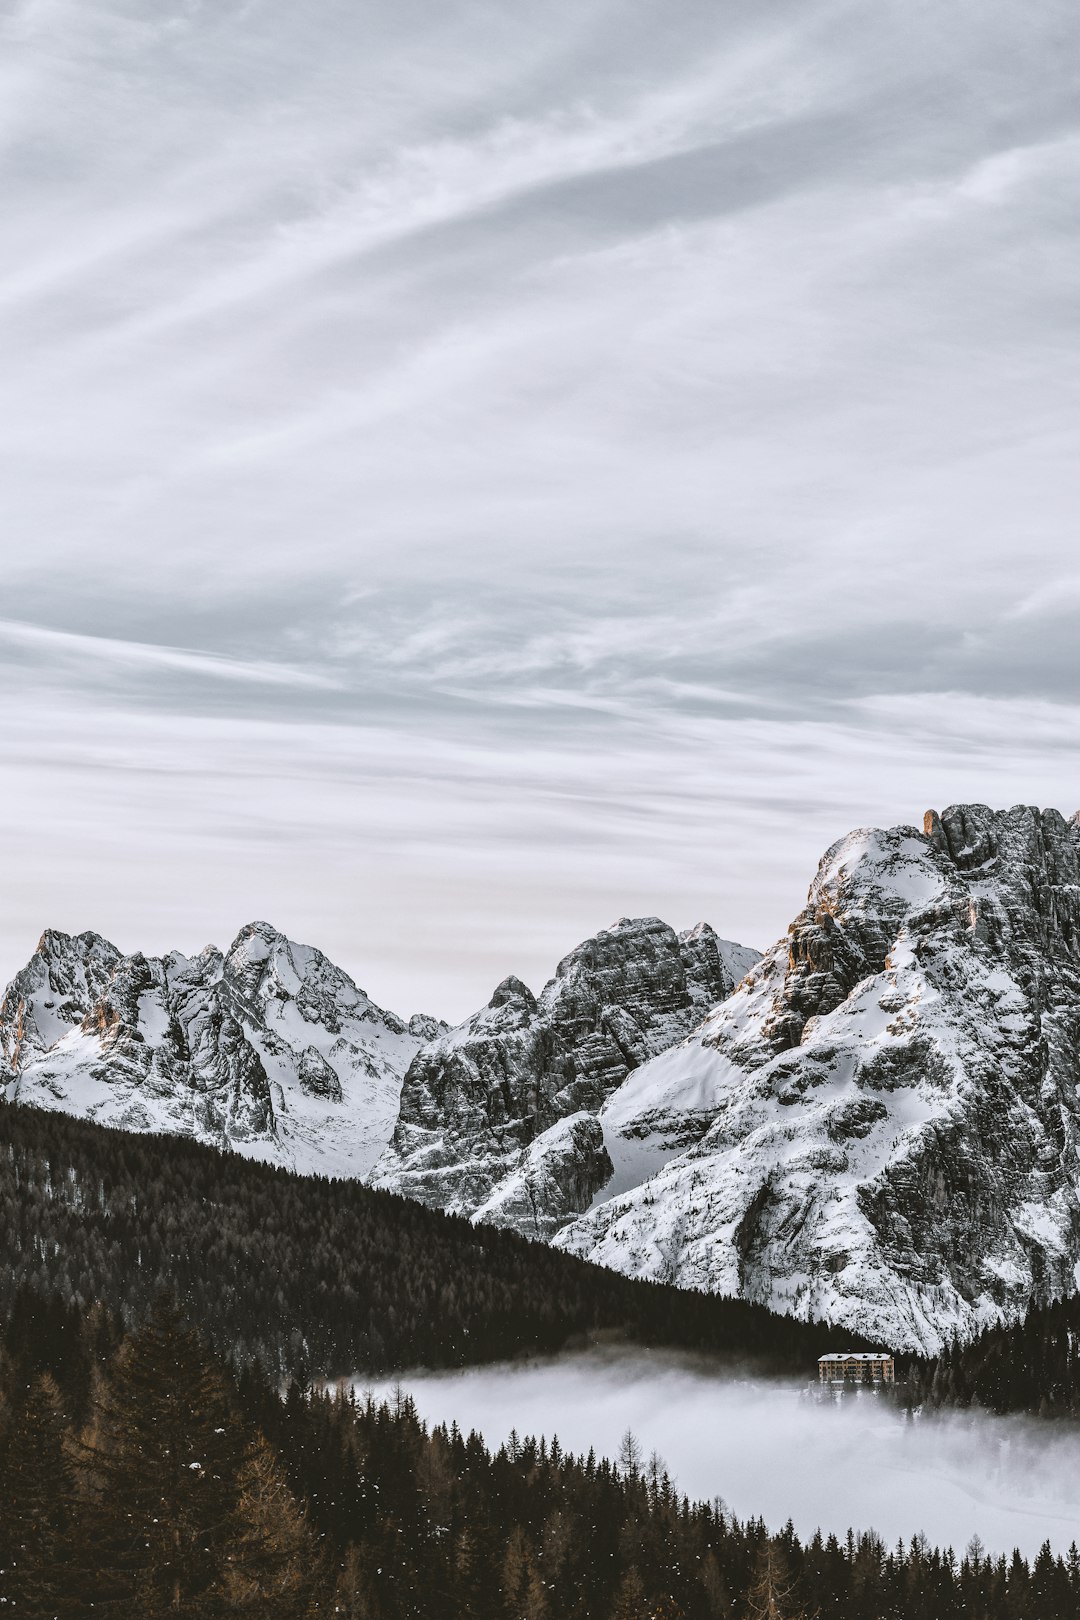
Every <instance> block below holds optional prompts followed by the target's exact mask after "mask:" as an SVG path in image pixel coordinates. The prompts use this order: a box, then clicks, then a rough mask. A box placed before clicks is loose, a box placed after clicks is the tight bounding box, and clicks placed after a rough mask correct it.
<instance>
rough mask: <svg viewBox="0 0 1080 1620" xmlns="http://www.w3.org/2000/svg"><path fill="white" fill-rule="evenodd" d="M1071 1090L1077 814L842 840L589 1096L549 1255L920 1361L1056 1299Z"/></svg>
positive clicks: (1073, 1231) (939, 822)
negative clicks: (955, 1335)
mask: <svg viewBox="0 0 1080 1620" xmlns="http://www.w3.org/2000/svg"><path fill="white" fill-rule="evenodd" d="M1078 1083H1080V820H1078V818H1076V817H1074V818H1073V820H1072V821H1069V822H1066V821H1065V820H1064V818H1063V817H1062V816H1061V815H1060V814H1059V813H1058V812H1057V811H1053V810H1048V811H1039V810H1035V809H1031V808H1027V807H1023V806H1021V807H1017V808H1015V809H1013V810H1010V811H1006V812H993V811H991V810H989V809H987V808H986V807H985V806H981V805H968V806H956V807H953V808H951V809H949V810H946V811H945V812H944V814H943V815H941V816H938V815H936V814H935V813H934V812H929V813H928V814H927V817H926V821H925V827H924V830H923V831H921V832H920V831H919V830H918V829H916V828H913V827H896V828H893V829H891V830H889V831H878V830H873V829H870V830H865V829H864V830H860V831H856V832H853V833H851V834H849V835H848V836H847V837H846V838H844V839H841V840H840V842H839V843H837V844H836V845H834V846H833V847H832V849H830V850H829V851H828V853H827V854H826V856H825V857H824V859H823V861H822V863H821V865H820V867H819V870H818V873H817V876H816V877H815V879H814V882H813V884H812V885H811V888H810V894H809V899H808V903H807V906H806V908H805V909H804V910H803V912H802V913H801V914H800V915H799V916H798V917H797V918H796V920H795V921H794V923H793V924H792V925H791V928H790V930H789V932H788V936H787V938H786V939H784V940H782V941H780V942H779V943H778V944H777V945H776V946H775V947H774V948H773V949H772V950H771V951H769V952H768V953H767V954H766V956H765V957H764V958H763V959H762V961H761V963H760V964H759V965H758V966H757V967H756V968H755V969H754V970H753V971H752V972H751V973H750V975H749V976H748V977H747V978H746V979H745V980H744V982H743V984H742V985H741V986H740V987H739V989H738V990H737V991H736V992H735V994H734V995H733V996H732V997H731V998H730V999H729V1000H727V1001H726V1002H725V1003H724V1004H723V1005H721V1006H720V1007H719V1008H717V1009H716V1011H715V1012H714V1013H713V1015H712V1016H711V1017H710V1018H709V1019H708V1020H707V1021H706V1023H705V1024H704V1025H703V1026H702V1028H701V1029H700V1030H699V1031H698V1032H697V1033H696V1034H694V1035H693V1036H692V1037H691V1038H690V1039H689V1040H687V1041H686V1042H684V1043H683V1044H681V1045H679V1046H677V1047H675V1048H673V1049H671V1050H669V1051H668V1052H666V1053H664V1054H662V1055H661V1056H659V1057H658V1058H656V1059H654V1060H653V1061H652V1062H650V1063H649V1064H647V1065H645V1066H644V1067H642V1068H640V1069H638V1070H637V1072H636V1073H635V1074H634V1075H633V1076H632V1077H631V1079H630V1080H629V1081H628V1082H627V1084H626V1085H625V1086H624V1087H622V1089H621V1090H620V1091H619V1092H617V1093H616V1094H615V1096H614V1097H613V1098H612V1099H611V1100H610V1101H609V1103H608V1104H607V1105H606V1107H605V1109H604V1110H603V1112H602V1114H601V1116H600V1120H601V1125H602V1127H603V1130H604V1136H605V1142H606V1145H607V1147H608V1150H609V1154H610V1156H611V1157H612V1159H613V1161H614V1163H615V1166H616V1175H615V1177H614V1178H613V1180H612V1181H611V1182H610V1183H609V1184H608V1188H607V1189H606V1191H607V1193H608V1195H609V1196H608V1201H607V1202H604V1203H603V1204H601V1205H600V1207H598V1208H596V1209H594V1210H592V1211H591V1212H589V1213H588V1214H586V1215H585V1216H584V1217H583V1218H582V1219H580V1220H579V1221H577V1222H576V1223H574V1224H573V1225H572V1226H570V1227H568V1228H567V1229H565V1230H564V1231H563V1232H562V1233H561V1234H560V1235H559V1237H558V1239H557V1242H558V1243H559V1244H560V1245H561V1246H563V1247H565V1248H567V1249H570V1250H572V1251H573V1252H575V1253H578V1254H582V1255H587V1256H589V1257H590V1258H592V1259H594V1260H598V1261H601V1262H602V1263H604V1264H606V1265H611V1266H613V1267H615V1268H616V1269H617V1270H620V1271H623V1272H625V1273H627V1274H630V1275H640V1276H651V1277H662V1278H664V1279H665V1280H669V1281H675V1282H678V1283H680V1284H683V1285H688V1286H696V1287H703V1288H708V1289H714V1290H718V1291H722V1292H738V1293H740V1294H742V1295H743V1296H744V1297H746V1298H749V1299H754V1300H757V1301H759V1302H761V1303H767V1304H769V1305H771V1306H772V1307H773V1308H774V1309H781V1310H787V1311H791V1312H792V1313H794V1314H795V1315H798V1316H801V1317H804V1318H810V1317H817V1316H828V1317H830V1318H832V1319H833V1320H837V1321H841V1322H848V1323H850V1324H851V1325H852V1326H853V1327H858V1328H859V1329H861V1330H863V1331H865V1332H869V1333H872V1334H876V1335H879V1336H881V1337H883V1338H885V1339H886V1340H887V1341H888V1342H889V1343H891V1344H892V1345H894V1346H895V1347H897V1348H901V1347H911V1348H919V1349H924V1350H929V1351H934V1350H936V1349H937V1348H938V1347H939V1346H940V1345H941V1343H942V1342H943V1339H944V1338H946V1337H947V1336H948V1335H950V1334H951V1333H952V1332H953V1331H959V1332H961V1333H969V1332H971V1331H973V1330H974V1329H975V1328H977V1327H978V1326H980V1325H982V1324H984V1323H987V1322H991V1321H997V1320H1002V1319H1005V1318H1008V1317H1011V1316H1015V1315H1017V1314H1019V1313H1020V1312H1022V1311H1023V1309H1024V1308H1025V1307H1026V1306H1027V1304H1028V1303H1029V1302H1030V1301H1033V1300H1042V1299H1045V1298H1047V1297H1050V1296H1053V1295H1055V1294H1060V1293H1065V1292H1070V1291H1072V1289H1073V1288H1074V1287H1075V1286H1076V1281H1077V1276H1078V1267H1080V1201H1078V1186H1080V1162H1078V1158H1077V1140H1078V1134H1080V1098H1078V1091H1077V1087H1078ZM635 1167H636V1172H635Z"/></svg>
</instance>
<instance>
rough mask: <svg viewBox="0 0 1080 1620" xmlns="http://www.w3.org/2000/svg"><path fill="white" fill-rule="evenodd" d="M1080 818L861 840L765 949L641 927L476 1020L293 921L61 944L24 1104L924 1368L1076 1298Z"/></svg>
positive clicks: (951, 816) (704, 929) (34, 969)
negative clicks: (186, 1139) (303, 1178)
mask: <svg viewBox="0 0 1080 1620" xmlns="http://www.w3.org/2000/svg"><path fill="white" fill-rule="evenodd" d="M1078 1082H1080V820H1078V818H1076V817H1074V818H1073V819H1072V820H1071V821H1066V820H1065V819H1064V818H1063V817H1062V816H1061V815H1060V814H1058V812H1056V811H1052V810H1046V811H1041V810H1037V809H1032V808H1030V807H1024V806H1019V807H1016V808H1014V809H1012V810H1008V811H992V810H989V809H987V808H986V807H985V806H981V805H962V806H954V807H952V808H950V809H947V810H946V811H944V812H943V813H942V814H941V815H938V814H936V813H935V812H928V813H927V816H926V818H925V821H924V825H923V826H922V828H916V827H911V826H902V827H894V828H891V829H886V830H881V829H860V830H857V831H855V832H853V833H850V834H848V835H847V836H846V837H845V838H842V839H841V840H839V841H838V842H837V843H836V844H834V845H833V846H832V848H831V849H830V850H829V851H827V853H826V854H825V856H824V857H823V859H822V861H821V863H820V866H819V868H818V871H817V873H816V875H815V877H814V879H813V882H812V884H811V886H810V891H809V897H808V900H807V904H806V906H805V907H804V909H803V910H802V911H801V912H800V913H799V915H798V916H797V917H796V918H795V920H794V921H793V923H792V924H791V926H790V928H789V930H788V932H787V934H786V936H785V937H784V938H783V939H782V940H780V941H779V942H778V943H777V944H776V945H775V946H773V947H772V949H771V950H769V951H767V952H766V953H765V955H764V956H763V957H759V956H758V954H757V953H756V952H754V951H751V950H749V949H748V948H746V947H744V946H738V945H735V944H732V943H731V942H729V941H726V940H723V939H721V938H719V936H718V935H717V934H716V933H715V932H714V931H713V930H712V929H711V928H710V927H708V926H707V925H704V924H701V925H699V926H698V927H697V928H695V929H692V930H689V931H688V932H686V933H683V934H677V933H676V932H675V931H674V930H673V929H671V928H670V927H668V926H667V925H666V924H665V923H662V922H660V921H659V920H658V919H656V918H643V919H642V918H639V919H622V920H621V921H620V922H618V923H616V924H614V925H613V926H612V927H611V928H609V929H606V930H603V931H602V932H601V933H599V934H597V935H596V936H595V937H594V938H593V939H590V940H587V941H585V942H584V943H583V944H582V945H579V946H578V947H577V948H576V949H575V950H574V951H572V952H570V954H569V955H568V956H567V957H565V958H564V959H563V961H562V962H561V963H560V964H559V966H558V968H557V969H556V972H555V975H554V977H553V978H552V979H551V981H550V982H549V983H548V984H547V985H546V986H545V987H544V988H543V990H542V991H541V992H540V993H539V994H538V995H534V994H533V993H532V992H531V991H530V989H529V988H528V987H527V986H526V985H525V984H524V983H522V981H521V980H520V979H518V978H516V977H513V976H511V977H508V978H506V979H504V980H503V981H502V982H501V983H500V984H499V986H498V987H497V988H496V990H495V991H494V993H493V995H492V996H491V999H490V1001H489V1003H488V1004H487V1006H486V1007H484V1008H482V1009H481V1010H480V1011H478V1012H477V1013H475V1014H474V1015H473V1016H472V1017H471V1018H469V1019H467V1020H466V1021H465V1022H464V1023H463V1024H461V1025H459V1026H458V1027H457V1028H455V1029H452V1030H451V1029H448V1028H447V1026H446V1025H444V1024H440V1023H438V1022H437V1021H436V1020H435V1019H433V1018H428V1017H424V1016H418V1017H414V1018H412V1019H410V1020H408V1021H407V1022H406V1021H405V1020H403V1019H400V1018H398V1017H396V1016H395V1015H394V1014H393V1013H389V1012H386V1011H384V1010H383V1009H381V1008H379V1007H377V1006H376V1005H375V1004H374V1003H373V1002H372V1001H371V1000H370V998H369V997H367V996H366V995H365V994H364V993H363V991H361V990H359V989H358V988H357V987H356V985H355V984H354V983H353V981H352V980H351V979H350V978H349V977H348V975H347V974H345V973H344V972H343V971H342V970H341V969H340V968H337V967H335V966H334V965H333V964H332V963H330V962H329V961H328V960H327V958H326V957H324V956H323V955H322V953H321V952H319V951H317V950H314V949H312V948H311V947H308V946H303V945H298V944H296V943H294V942H292V941H289V940H287V939H285V938H284V937H283V936H282V935H281V934H279V933H278V932H277V931H276V930H274V929H273V928H271V927H270V926H269V925H267V924H264V923H254V924H251V925H249V926H248V927H247V928H245V929H243V930H242V931H241V933H240V934H239V935H238V937H237V939H236V940H235V941H234V943H233V944H232V946H231V947H230V948H229V950H228V951H226V952H224V953H222V952H220V951H217V950H215V949H213V948H207V949H206V950H205V951H203V952H201V953H200V954H199V955H198V956H196V957H192V958H187V957H183V956H180V955H179V954H177V953H171V954H170V955H168V956H165V957H161V958H155V957H147V956H143V955H140V954H137V955H134V956H124V955H123V954H122V953H121V952H120V951H118V950H117V949H116V948H115V947H114V946H112V945H110V944H109V943H108V942H107V941H106V940H104V939H102V938H101V937H100V936H98V935H96V934H89V933H88V934H80V935H77V936H74V937H72V936H68V935H65V934H59V933H55V932H51V931H50V932H47V933H46V934H44V935H43V936H42V939H41V942H40V944H39V946H38V949H37V951H36V952H35V954H34V956H33V957H32V958H31V960H30V962H29V963H28V964H27V966H26V967H25V968H24V969H23V970H22V972H21V973H19V974H18V975H17V976H16V978H15V979H14V980H13V981H12V983H11V985H10V986H9V987H8V990H7V992H6V994H5V996H4V998H3V1001H2V1003H0V1085H2V1086H3V1092H4V1095H5V1096H6V1097H7V1098H8V1099H9V1100H17V1101H20V1102H24V1103H32V1104H36V1105H38V1106H43V1107H48V1108H54V1109H61V1110H64V1111H66V1112H69V1113H73V1114H77V1115H82V1116H85V1117H88V1118H92V1119H95V1120H97V1121H98V1122H100V1123H104V1124H112V1125H117V1126H121V1127H123V1128H126V1129H129V1130H142V1131H145V1130H155V1131H161V1130H168V1131H173V1132H177V1131H178V1132H181V1133H182V1134H186V1135H189V1136H192V1137H194V1138H197V1139H199V1140H202V1141H205V1142H209V1143H212V1144H213V1145H215V1146H218V1147H227V1148H231V1149H233V1150H234V1151H237V1152H240V1153H243V1154H245V1155H247V1156H249V1157H256V1158H261V1159H266V1160H270V1161H272V1162H276V1163H280V1164H284V1165H287V1166H289V1167H291V1168H294V1169H296V1170H300V1171H305V1172H318V1173H322V1174H328V1175H332V1176H338V1177H341V1176H344V1177H353V1178H359V1179H364V1180H366V1181H369V1182H370V1183H372V1184H374V1185H376V1186H379V1187H383V1188H388V1189H390V1190H393V1191H396V1192H400V1193H404V1194H407V1195H408V1196H409V1197H412V1198H416V1199H420V1200H421V1201H423V1202H424V1203H426V1204H429V1205H432V1206H434V1207H436V1208H440V1209H444V1210H447V1211H450V1212H454V1213H458V1214H465V1215H468V1216H471V1217H472V1218H473V1219H474V1220H476V1221H481V1222H484V1223H494V1224H498V1225H503V1226H507V1227H512V1228H515V1229H517V1230H518V1231H521V1232H523V1233H525V1234H527V1235H529V1236H531V1237H534V1238H540V1239H544V1240H549V1241H552V1242H553V1243H555V1244H556V1245H557V1246H558V1247H560V1248H562V1249H565V1250H567V1251H570V1252H572V1253H575V1254H578V1255H580V1256H583V1257H586V1258H589V1259H592V1260H595V1261H599V1262H601V1263H602V1264H604V1265H606V1266H608V1267H611V1268H613V1269H615V1270H617V1271H620V1272H622V1273H624V1274H626V1275H628V1276H640V1277H649V1278H654V1279H657V1280H662V1281H665V1282H674V1283H678V1284H680V1285H683V1286H688V1287H694V1288H701V1289H706V1290H709V1291H717V1292H723V1293H732V1294H738V1295H741V1296H743V1297H745V1298H747V1299H749V1300H753V1301H756V1302H758V1303H760V1304H764V1305H768V1306H770V1307H771V1308H773V1309H779V1310H782V1311H786V1312H789V1313H791V1314H793V1315H795V1316H797V1317H800V1318H804V1319H817V1318H821V1317H827V1318H829V1319H830V1320H832V1321H835V1322H838V1323H840V1324H843V1325H847V1326H848V1327H850V1328H851V1329H852V1330H853V1331H855V1330H857V1331H859V1332H861V1333H869V1334H873V1335H876V1336H878V1337H880V1338H882V1339H883V1340H885V1341H886V1342H888V1343H889V1344H890V1346H892V1347H893V1348H896V1349H905V1348H907V1349H918V1350H922V1351H929V1352H934V1351H936V1350H937V1349H938V1348H939V1347H940V1346H941V1345H942V1344H943V1343H944V1342H945V1341H946V1340H947V1339H948V1338H949V1337H950V1336H952V1335H953V1334H956V1333H959V1334H961V1335H970V1334H971V1333H972V1332H974V1331H976V1330H977V1329H978V1328H979V1327H980V1326H983V1325H988V1324H990V1323H993V1322H998V1321H1002V1320H1009V1319H1011V1318H1014V1317H1016V1316H1017V1315H1019V1314H1021V1313H1022V1312H1023V1311H1024V1309H1025V1308H1026V1307H1027V1305H1028V1304H1030V1303H1031V1302H1033V1301H1042V1300H1045V1299H1048V1298H1052V1297H1056V1296H1059V1295H1062V1294H1065V1293H1069V1292H1072V1291H1073V1290H1074V1289H1075V1288H1076V1286H1077V1282H1078V1279H1080V1162H1078V1156H1077V1142H1078V1138H1080V1098H1078V1092H1077V1087H1078Z"/></svg>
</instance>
